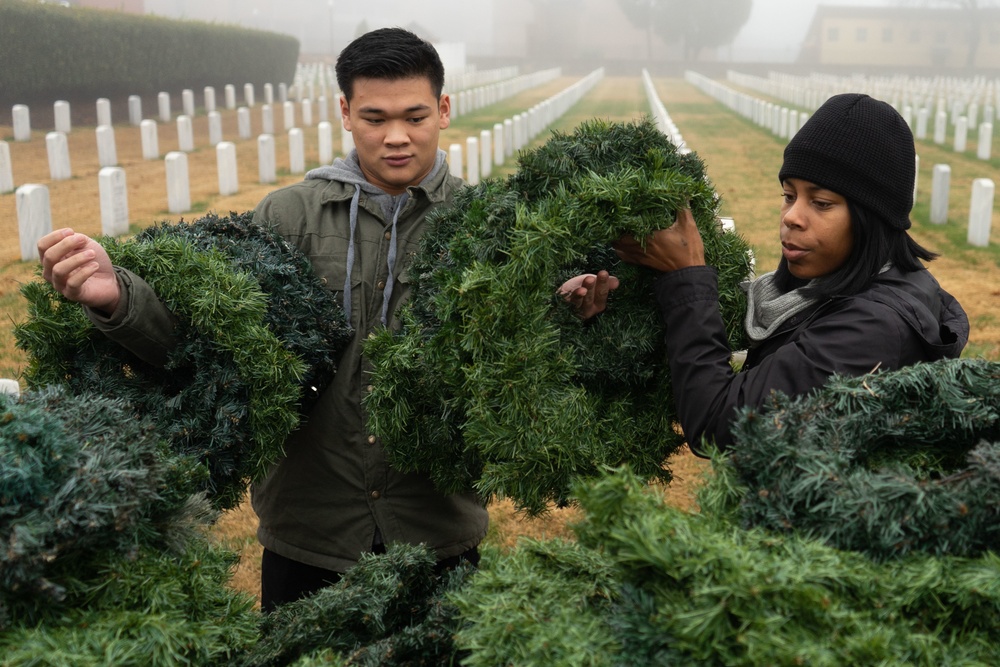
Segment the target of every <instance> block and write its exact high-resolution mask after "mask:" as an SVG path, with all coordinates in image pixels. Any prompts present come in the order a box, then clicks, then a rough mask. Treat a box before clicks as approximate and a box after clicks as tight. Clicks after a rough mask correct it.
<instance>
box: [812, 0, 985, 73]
mask: <svg viewBox="0 0 1000 667" xmlns="http://www.w3.org/2000/svg"><path fill="white" fill-rule="evenodd" d="M799 62H800V63H802V64H804V65H810V66H824V65H826V66H864V67H880V68H881V67H884V68H946V69H954V70H961V69H969V68H972V69H981V70H988V69H1000V9H997V8H984V9H979V10H976V11H974V12H970V11H968V10H959V9H929V8H896V7H847V6H820V7H819V8H817V10H816V15H815V17H814V18H813V22H812V25H811V27H810V28H809V31H808V33H807V34H806V38H805V40H804V41H803V43H802V50H801V52H800V55H799Z"/></svg>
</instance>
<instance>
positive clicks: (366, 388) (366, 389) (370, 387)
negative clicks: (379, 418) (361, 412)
mask: <svg viewBox="0 0 1000 667" xmlns="http://www.w3.org/2000/svg"><path fill="white" fill-rule="evenodd" d="M365 391H367V392H368V393H369V394H370V393H372V392H373V391H375V385H373V384H370V385H368V386H367V387H365Z"/></svg>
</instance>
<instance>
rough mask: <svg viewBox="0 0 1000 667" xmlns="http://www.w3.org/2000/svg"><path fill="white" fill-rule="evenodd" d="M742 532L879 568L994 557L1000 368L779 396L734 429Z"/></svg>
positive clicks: (974, 365) (925, 371)
mask: <svg viewBox="0 0 1000 667" xmlns="http://www.w3.org/2000/svg"><path fill="white" fill-rule="evenodd" d="M734 436H735V443H734V445H733V447H732V453H731V454H730V456H729V459H730V461H731V463H732V465H733V467H734V474H735V476H736V482H735V483H736V484H738V485H740V486H743V487H745V493H744V494H743V495H742V498H741V500H740V507H739V515H740V517H741V518H742V520H743V521H744V522H746V523H747V524H749V525H758V526H764V527H767V528H769V529H772V530H777V531H786V532H787V531H795V532H798V533H802V534H805V535H809V536H811V537H814V538H816V539H819V540H822V541H824V542H826V543H828V544H830V545H832V546H835V547H838V548H841V549H850V550H856V551H862V552H864V553H866V554H869V555H871V556H872V557H874V558H878V559H885V558H891V557H897V556H899V555H901V554H906V553H908V552H911V551H921V552H928V553H933V554H952V555H959V556H975V555H979V554H981V553H983V552H984V551H986V550H996V549H997V548H998V546H1000V537H998V533H997V525H998V523H1000V364H998V363H996V362H988V361H983V360H970V359H962V360H943V361H939V362H934V363H927V364H917V365H915V366H911V367H908V368H903V369H900V370H897V371H893V372H890V373H876V374H872V375H868V376H865V377H860V378H848V377H836V378H834V379H832V380H831V381H830V382H829V383H828V384H827V385H826V386H825V387H824V388H822V389H821V390H818V391H815V392H813V393H812V394H810V395H808V396H804V397H800V398H797V399H790V398H788V397H785V396H775V397H774V398H773V400H772V401H771V403H770V404H769V405H767V406H765V407H764V408H763V409H761V410H760V411H747V412H745V413H744V414H743V415H742V416H741V417H740V419H739V420H738V422H737V423H736V425H735V427H734Z"/></svg>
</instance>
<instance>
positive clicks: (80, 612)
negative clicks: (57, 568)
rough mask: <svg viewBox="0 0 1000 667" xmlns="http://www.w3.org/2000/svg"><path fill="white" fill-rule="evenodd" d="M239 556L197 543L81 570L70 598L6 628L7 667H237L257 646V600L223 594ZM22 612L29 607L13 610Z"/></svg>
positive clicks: (95, 556) (100, 554) (2, 638)
mask: <svg viewBox="0 0 1000 667" xmlns="http://www.w3.org/2000/svg"><path fill="white" fill-rule="evenodd" d="M234 563H235V556H234V555H233V554H230V553H228V552H225V551H222V550H219V549H218V548H215V547H211V546H209V545H208V544H207V543H206V542H205V541H204V538H200V537H192V539H191V540H189V541H188V542H186V543H185V545H184V547H183V549H181V550H180V551H175V550H163V549H162V548H153V547H143V548H141V549H138V550H137V551H136V553H134V554H132V555H130V556H128V557H122V556H115V555H113V554H111V553H110V552H108V551H105V550H97V551H94V552H93V553H91V554H88V555H87V557H86V559H85V562H84V563H76V564H67V567H66V569H67V571H72V572H74V573H75V574H76V578H75V579H73V580H72V583H73V585H72V586H71V587H70V590H69V595H68V596H67V598H66V599H65V600H64V601H63V602H62V603H60V604H58V605H54V606H52V605H45V604H38V605H37V607H36V609H34V610H33V611H34V612H35V613H33V614H32V615H31V616H28V617H25V616H17V622H16V623H15V624H13V626H12V627H9V628H4V629H3V631H0V655H2V656H3V657H2V659H0V663H2V664H3V665H4V666H5V667H15V666H22V665H23V666H28V665H41V664H44V665H47V666H49V667H85V666H93V667H98V666H102V665H116V666H117V665H121V666H123V667H125V666H129V667H131V666H134V667H147V666H148V665H157V666H159V665H164V666H167V665H209V664H232V662H233V661H234V660H235V659H236V656H238V655H240V654H241V653H242V652H243V651H244V650H245V648H246V647H247V646H250V645H251V644H252V642H253V641H254V639H255V636H256V631H257V620H258V618H259V615H258V614H257V613H256V612H254V610H253V605H254V601H253V598H251V597H250V596H247V595H246V594H241V593H237V592H235V591H233V590H231V589H230V588H227V587H226V585H225V584H226V581H227V580H228V579H229V576H230V573H231V568H232V567H233V565H234ZM15 611H18V612H21V611H23V609H16V610H15Z"/></svg>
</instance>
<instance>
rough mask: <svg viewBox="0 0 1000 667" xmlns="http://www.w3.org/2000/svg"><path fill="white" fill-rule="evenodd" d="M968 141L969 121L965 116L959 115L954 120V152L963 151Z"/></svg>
mask: <svg viewBox="0 0 1000 667" xmlns="http://www.w3.org/2000/svg"><path fill="white" fill-rule="evenodd" d="M968 141H969V121H968V119H966V117H965V116H959V118H958V120H957V121H956V122H955V145H954V148H955V152H956V153H964V152H965V147H966V145H967V144H968Z"/></svg>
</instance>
